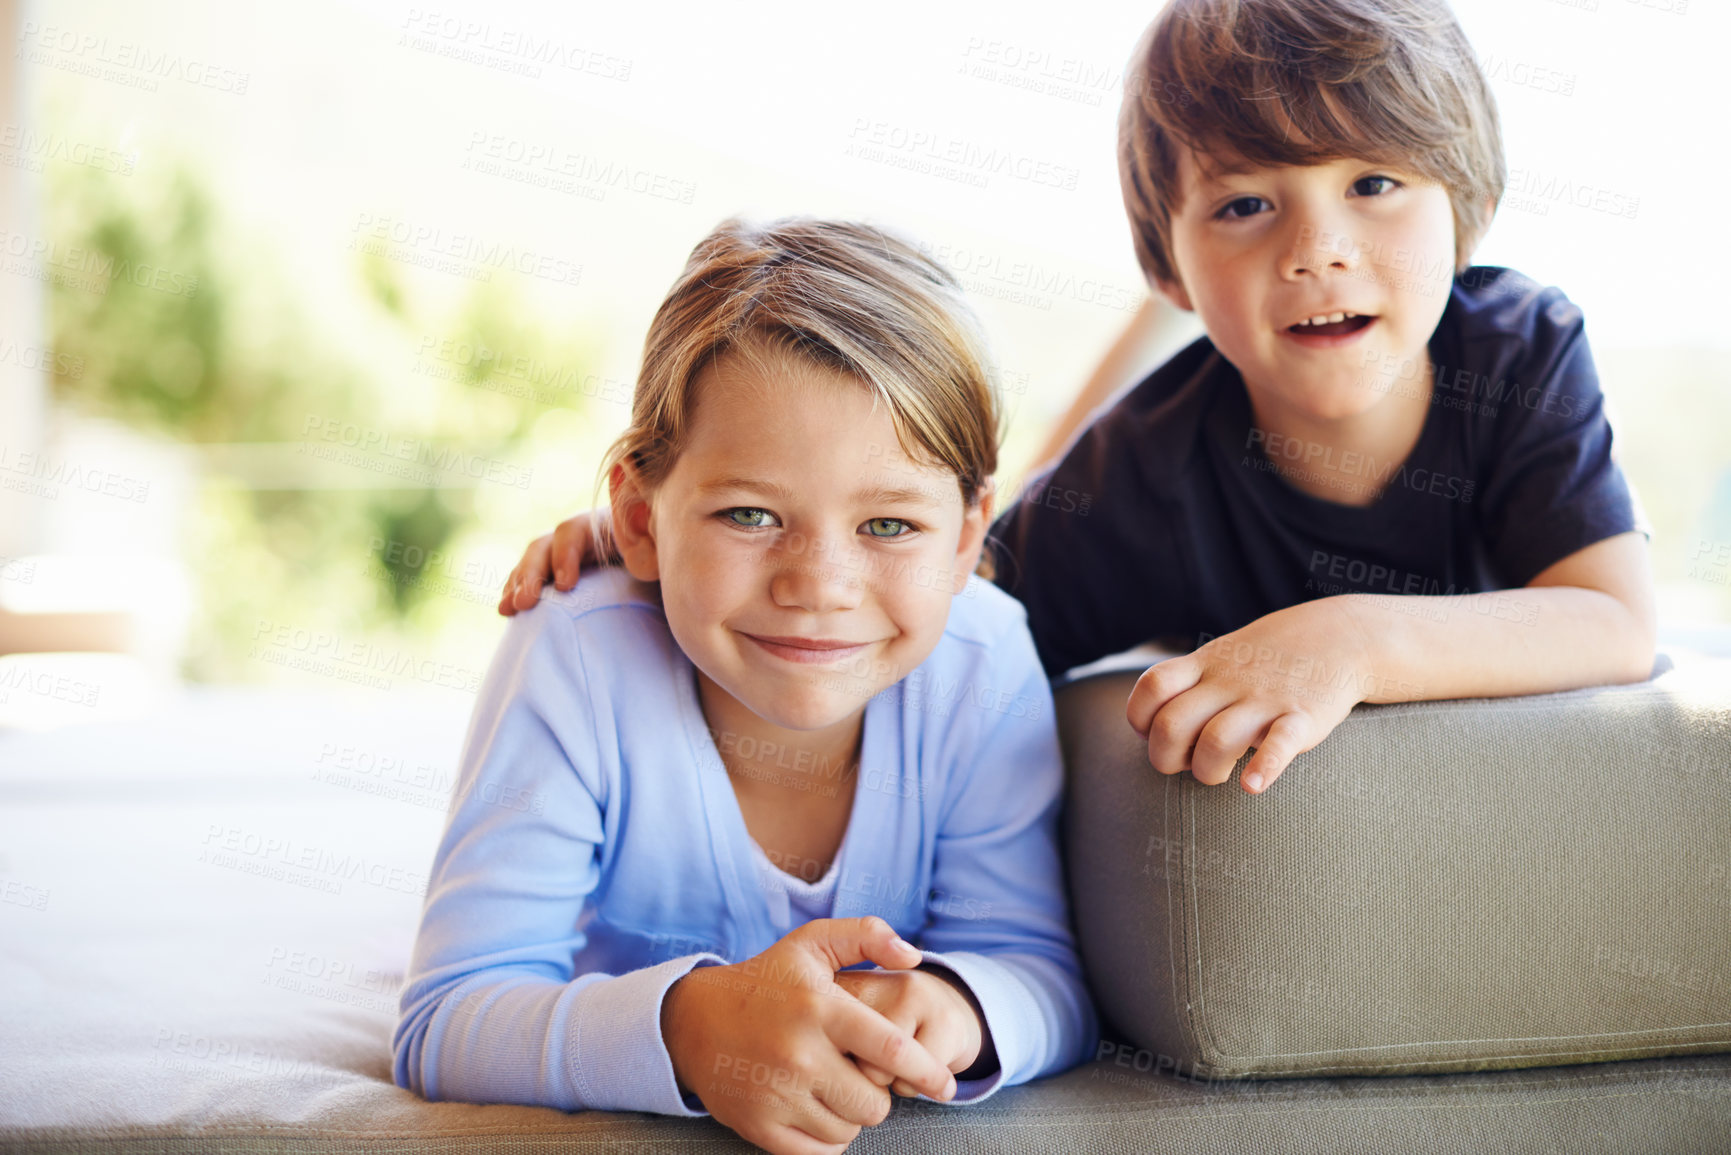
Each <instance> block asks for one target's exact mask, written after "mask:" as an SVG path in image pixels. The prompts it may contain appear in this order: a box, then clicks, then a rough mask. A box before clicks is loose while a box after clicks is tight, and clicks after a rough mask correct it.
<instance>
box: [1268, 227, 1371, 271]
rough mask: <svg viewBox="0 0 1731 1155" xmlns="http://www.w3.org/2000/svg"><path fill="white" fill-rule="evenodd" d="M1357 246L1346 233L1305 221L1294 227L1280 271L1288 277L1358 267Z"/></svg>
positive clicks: (1355, 240) (1354, 240) (1356, 242)
mask: <svg viewBox="0 0 1731 1155" xmlns="http://www.w3.org/2000/svg"><path fill="white" fill-rule="evenodd" d="M1360 249H1361V246H1360V244H1359V242H1358V240H1357V239H1356V238H1354V237H1352V236H1350V235H1349V234H1347V233H1345V232H1339V231H1336V230H1333V229H1329V228H1326V227H1323V226H1319V225H1316V224H1313V223H1309V222H1306V223H1303V224H1300V225H1298V227H1297V228H1296V229H1294V230H1293V237H1292V243H1291V245H1290V246H1289V248H1288V249H1287V253H1286V257H1285V259H1284V261H1283V264H1284V268H1283V269H1282V272H1284V273H1285V275H1286V276H1288V277H1298V276H1302V275H1304V274H1306V273H1309V274H1312V275H1321V274H1324V273H1328V272H1336V273H1350V272H1353V271H1355V270H1356V269H1357V268H1358V264H1359V253H1360Z"/></svg>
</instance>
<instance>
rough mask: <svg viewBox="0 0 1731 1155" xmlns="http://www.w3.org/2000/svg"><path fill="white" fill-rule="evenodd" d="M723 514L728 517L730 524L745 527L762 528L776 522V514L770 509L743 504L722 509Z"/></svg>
mask: <svg viewBox="0 0 1731 1155" xmlns="http://www.w3.org/2000/svg"><path fill="white" fill-rule="evenodd" d="M721 516H722V517H724V518H726V519H727V521H728V523H729V524H731V525H737V526H742V527H743V528H745V529H761V528H763V527H764V526H767V525H772V524H774V522H775V514H773V513H771V512H769V510H767V509H754V508H752V507H750V506H741V507H740V508H738V509H724V510H722V511H721Z"/></svg>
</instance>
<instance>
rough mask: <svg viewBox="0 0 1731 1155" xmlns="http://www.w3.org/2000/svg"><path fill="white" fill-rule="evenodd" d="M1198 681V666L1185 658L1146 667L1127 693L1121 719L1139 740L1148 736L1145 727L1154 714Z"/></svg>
mask: <svg viewBox="0 0 1731 1155" xmlns="http://www.w3.org/2000/svg"><path fill="white" fill-rule="evenodd" d="M1201 679H1202V663H1200V662H1197V661H1193V660H1192V659H1191V658H1190V657H1189V656H1185V657H1181V658H1168V659H1167V660H1166V661H1164V662H1158V663H1156V664H1155V665H1152V666H1149V667H1148V668H1147V669H1146V670H1144V671H1143V672H1142V676H1141V677H1140V678H1137V679H1136V686H1135V688H1134V689H1132V690H1131V691H1130V701H1129V702H1128V703H1127V704H1126V705H1125V708H1124V716H1125V717H1126V718H1127V719H1129V722H1130V728H1131V729H1132V730H1135V731H1136V733H1138V734H1140V735H1142V737H1144V738H1146V737H1148V727H1149V726H1150V725H1151V724H1152V723H1153V720H1154V715H1155V714H1157V713H1159V711H1160V707H1162V706H1164V705H1165V704H1166V703H1167V702H1169V701H1171V700H1172V698H1173V697H1174V696H1175V695H1178V694H1182V693H1183V692H1184V691H1185V690H1188V689H1189V688H1190V687H1192V686H1194V685H1195V684H1196V683H1197V682H1198V681H1200V680H1201Z"/></svg>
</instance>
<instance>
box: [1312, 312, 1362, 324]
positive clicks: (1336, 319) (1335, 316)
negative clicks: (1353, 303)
mask: <svg viewBox="0 0 1731 1155" xmlns="http://www.w3.org/2000/svg"><path fill="white" fill-rule="evenodd" d="M1356 316H1358V314H1357V313H1318V314H1317V315H1316V316H1314V317H1310V318H1307V319H1306V320H1303V321H1300V322H1299V323H1298V324H1299V326H1301V327H1302V326H1304V325H1334V324H1339V323H1340V322H1341V321H1344V320H1346V319H1347V318H1348V317H1356Z"/></svg>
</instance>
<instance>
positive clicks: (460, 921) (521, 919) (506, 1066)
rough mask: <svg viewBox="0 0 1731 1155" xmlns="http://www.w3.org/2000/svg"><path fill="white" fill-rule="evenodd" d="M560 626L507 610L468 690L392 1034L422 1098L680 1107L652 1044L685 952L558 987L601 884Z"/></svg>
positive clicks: (568, 975) (584, 699)
mask: <svg viewBox="0 0 1731 1155" xmlns="http://www.w3.org/2000/svg"><path fill="white" fill-rule="evenodd" d="M599 762H600V758H599V756H598V753H597V734H596V722H595V717H594V709H593V707H592V704H591V702H590V698H589V694H588V691H587V687H586V685H585V682H584V678H583V667H582V662H581V657H580V655H579V653H578V652H577V642H576V629H575V626H574V624H573V623H572V622H571V620H570V618H569V617H568V616H567V615H566V614H565V613H564V612H563V610H562V609H561V607H559V606H557V605H554V604H550V603H547V602H543V604H542V605H540V606H537V607H536V608H535V609H533V610H531V611H529V612H527V613H523V614H518V615H517V616H516V618H515V619H514V620H513V621H512V623H511V625H510V627H509V628H508V630H507V632H506V635H505V639H504V641H503V642H502V643H501V645H500V648H499V652H498V654H497V655H496V656H495V658H494V660H493V664H492V666H491V667H490V668H489V670H488V672H487V677H486V678H485V680H484V681H483V683H482V686H481V692H480V696H479V698H478V700H477V702H476V707H475V713H474V716H473V718H472V719H471V721H470V726H469V734H468V738H467V740H466V741H465V744H464V750H463V757H462V762H461V765H460V767H459V771H458V776H457V784H456V788H455V796H454V797H453V799H452V802H451V809H450V812H449V816H448V818H447V821H446V828H445V833H444V837H443V838H442V839H441V840H440V843H439V847H438V850H437V852H436V853H435V856H434V860H433V867H432V870H431V871H430V873H429V877H428V884H427V899H426V904H425V907H424V908H423V911H422V916H421V928H420V932H419V934H418V935H417V936H416V939H415V948H414V954H413V957H412V960H411V962H410V966H409V973H408V975H407V978H406V981H405V983H404V987H403V993H402V997H401V1002H400V1019H399V1021H398V1023H397V1027H396V1030H395V1032H394V1034H393V1036H392V1056H393V1077H394V1078H395V1080H396V1082H397V1084H398V1085H399V1086H401V1087H405V1088H407V1089H409V1090H411V1091H414V1092H416V1093H417V1094H419V1095H421V1096H422V1097H424V1098H427V1099H432V1100H458V1101H463V1102H471V1103H524V1104H531V1105H536V1106H545V1107H556V1108H558V1109H560V1110H565V1111H576V1110H584V1109H588V1108H598V1109H603V1110H639V1111H655V1112H660V1113H662V1114H671V1115H695V1114H701V1113H702V1112H701V1111H696V1110H693V1109H692V1108H691V1107H690V1105H689V1104H687V1103H686V1102H685V1100H684V1099H683V1098H682V1096H681V1095H680V1094H679V1091H678V1084H677V1081H676V1079H675V1078H674V1075H673V1067H672V1060H671V1058H670V1057H669V1056H668V1054H667V1050H666V1047H665V1045H664V1043H663V1041H662V1036H661V1027H660V1022H661V1018H660V1016H661V1002H662V998H663V997H664V995H665V994H666V991H667V988H668V987H670V986H671V985H672V984H673V983H674V982H675V981H676V980H677V979H679V978H680V977H681V976H683V975H684V974H686V973H688V972H689V971H690V970H691V968H692V967H694V966H698V965H708V964H712V963H722V962H724V961H725V960H723V959H721V958H719V957H717V956H714V955H691V956H688V957H685V958H677V959H670V960H668V961H666V962H663V963H661V964H659V965H656V966H652V967H646V968H643V969H641V970H636V971H631V972H629V973H626V974H622V975H608V974H601V973H589V974H584V975H580V976H577V977H575V978H573V971H574V962H573V960H574V957H575V956H576V954H577V952H578V951H579V950H580V949H582V947H583V945H584V942H585V941H586V939H585V935H584V934H583V932H582V931H581V930H580V929H578V927H579V922H580V915H581V913H582V910H583V906H584V903H585V900H586V899H587V898H588V896H589V895H590V893H591V892H593V891H594V889H595V887H596V885H597V882H598V880H599V877H600V852H601V848H602V844H603V840H604V813H605V801H606V793H607V791H606V785H605V783H604V782H603V781H601V780H600V778H599V769H598V767H599Z"/></svg>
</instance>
